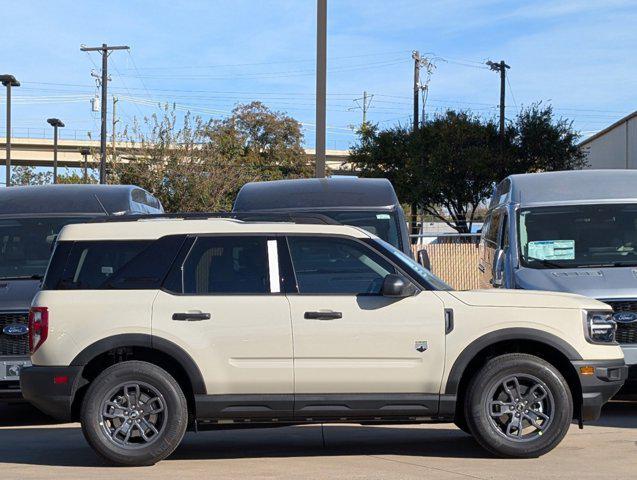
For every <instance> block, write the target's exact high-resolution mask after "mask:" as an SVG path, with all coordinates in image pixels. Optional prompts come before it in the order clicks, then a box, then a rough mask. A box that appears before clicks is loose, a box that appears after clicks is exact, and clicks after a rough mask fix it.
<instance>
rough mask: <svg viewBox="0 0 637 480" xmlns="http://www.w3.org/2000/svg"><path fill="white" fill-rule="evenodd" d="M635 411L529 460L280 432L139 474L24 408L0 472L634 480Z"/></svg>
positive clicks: (348, 430)
mask: <svg viewBox="0 0 637 480" xmlns="http://www.w3.org/2000/svg"><path fill="white" fill-rule="evenodd" d="M636 407H637V405H634V404H630V403H619V402H615V403H611V404H609V405H607V406H606V408H605V411H604V415H603V417H602V419H601V420H600V421H599V422H597V423H596V424H594V425H589V426H587V427H586V428H585V429H584V430H579V429H578V428H577V426H576V425H573V426H572V427H571V431H570V432H569V434H568V435H567V437H566V439H565V440H564V441H563V442H562V444H560V446H559V447H558V448H556V449H555V450H554V451H553V452H551V453H549V454H548V455H546V456H544V457H542V458H539V459H534V460H501V459H495V458H492V457H490V456H489V455H487V454H485V452H484V451H483V450H482V449H480V448H479V447H478V446H477V445H476V444H475V442H474V441H473V440H472V439H471V437H469V436H467V435H465V434H464V433H462V432H461V431H460V430H458V429H456V428H455V427H454V426H452V425H431V426H425V425H423V426H385V427H364V426H353V425H327V426H325V427H324V429H323V434H324V439H325V443H323V435H322V432H321V426H304V427H285V428H278V429H262V430H238V431H220V432H205V433H197V434H194V433H191V434H187V435H186V438H185V439H184V442H183V443H182V445H181V446H180V447H179V448H178V449H177V451H176V452H175V453H174V454H173V455H172V456H171V457H170V458H169V459H168V460H165V461H163V462H161V463H160V464H158V465H155V466H154V467H147V468H142V469H130V468H118V467H108V466H105V465H104V464H103V463H102V462H101V461H100V460H99V458H98V457H96V455H95V453H94V452H93V451H92V450H91V449H90V448H89V447H88V445H87V444H86V443H85V441H84V438H83V437H82V433H81V431H80V428H79V425H77V424H66V425H56V424H54V423H52V422H51V421H50V420H49V419H47V418H46V417H44V416H43V415H41V414H39V413H38V412H37V411H35V410H34V409H32V408H31V407H29V406H27V405H9V406H6V405H3V406H0V472H2V477H3V478H4V479H18V478H19V479H31V478H37V479H41V478H69V479H80V478H81V479H86V478H109V479H117V478H127V479H130V478H135V477H136V476H137V475H140V474H141V475H143V476H144V478H148V479H156V478H157V479H171V480H172V479H178V480H186V479H190V478H197V479H201V478H223V479H233V478H248V477H250V478H268V479H273V478H276V479H279V478H280V479H298V478H311V479H335V478H347V479H356V478H365V479H376V478H378V479H411V478H419V479H422V478H436V479H441V480H442V479H455V478H495V479H500V478H501V479H510V478H516V479H520V478H543V479H546V478H558V477H560V478H577V479H579V480H582V479H587V478H591V479H592V478H595V479H597V478H605V479H615V478H616V479H627V478H634V476H635V471H636V470H637V455H635V453H636V452H637V416H636V415H634V413H633V412H634V409H635V408H636Z"/></svg>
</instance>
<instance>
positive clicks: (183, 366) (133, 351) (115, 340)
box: [71, 334, 207, 413]
mask: <svg viewBox="0 0 637 480" xmlns="http://www.w3.org/2000/svg"><path fill="white" fill-rule="evenodd" d="M117 357H121V359H120V360H117V359H116V358H117ZM124 360H142V361H147V362H149V363H153V364H156V365H157V366H159V367H162V368H164V369H165V370H166V371H168V372H169V373H170V374H171V375H173V376H174V377H175V380H177V382H178V383H179V384H180V386H181V388H182V390H184V394H186V397H187V398H188V403H189V407H190V408H192V410H191V411H192V412H193V413H194V395H205V394H206V393H207V391H206V385H205V382H204V379H203V375H202V374H201V371H200V370H199V367H198V366H197V364H196V363H195V361H194V360H193V358H192V357H191V356H190V355H189V354H188V353H187V352H186V351H185V350H184V349H182V348H181V347H180V346H178V345H176V344H174V343H173V342H171V341H169V340H166V339H164V338H160V337H155V336H151V335H144V334H122V335H114V336H112V337H107V338H103V339H101V340H99V341H97V342H95V343H93V344H91V345H89V346H88V347H86V348H85V349H84V350H82V352H80V353H79V354H78V355H77V356H76V357H75V358H74V359H73V361H72V362H71V365H73V366H81V367H83V369H82V377H83V383H81V384H78V385H77V388H76V391H75V392H74V400H73V404H74V408H73V410H74V412H77V411H78V409H79V404H80V402H81V399H82V396H83V393H84V391H85V389H86V386H87V384H88V383H89V382H90V380H92V379H93V378H95V377H96V376H97V375H99V373H101V371H102V370H103V369H104V368H105V367H106V366H108V365H112V364H113V363H119V361H124Z"/></svg>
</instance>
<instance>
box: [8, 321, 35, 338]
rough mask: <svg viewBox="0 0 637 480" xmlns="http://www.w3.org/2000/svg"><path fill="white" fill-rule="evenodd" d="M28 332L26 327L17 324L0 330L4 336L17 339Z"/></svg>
mask: <svg viewBox="0 0 637 480" xmlns="http://www.w3.org/2000/svg"><path fill="white" fill-rule="evenodd" d="M28 331H29V327H27V326H26V325H21V324H19V323H12V324H11V325H7V326H6V327H4V328H3V329H2V333H4V334H5V335H11V336H12V337H18V336H20V335H25V334H26V333H27V332H28Z"/></svg>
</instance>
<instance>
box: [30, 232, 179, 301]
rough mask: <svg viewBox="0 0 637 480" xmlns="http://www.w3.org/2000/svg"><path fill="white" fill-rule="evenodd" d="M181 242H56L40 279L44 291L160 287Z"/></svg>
mask: <svg viewBox="0 0 637 480" xmlns="http://www.w3.org/2000/svg"><path fill="white" fill-rule="evenodd" d="M183 241H184V237H183V236H168V237H163V238H160V239H158V240H126V241H86V242H59V243H58V244H57V246H56V248H55V252H54V254H53V257H52V259H51V263H50V265H49V269H48V272H47V274H46V277H45V279H44V284H43V289H44V290H103V289H155V288H160V286H161V283H162V281H163V279H164V277H165V276H166V274H167V272H168V270H169V269H170V266H171V265H172V262H173V260H174V258H175V256H176V255H177V252H178V251H179V248H180V247H181V244H182V243H183Z"/></svg>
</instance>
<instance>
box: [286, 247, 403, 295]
mask: <svg viewBox="0 0 637 480" xmlns="http://www.w3.org/2000/svg"><path fill="white" fill-rule="evenodd" d="M288 244H289V247H290V255H291V257H292V265H293V267H294V273H295V275H296V282H297V286H298V290H299V293H301V294H304V293H305V294H350V295H359V294H379V293H380V291H381V288H382V285H383V280H384V279H385V277H386V276H387V275H389V274H390V273H396V269H395V268H394V267H393V265H391V264H390V263H389V262H387V261H386V260H385V259H384V258H383V257H381V256H380V255H378V254H377V253H375V252H374V251H373V250H371V249H370V248H369V247H367V246H366V245H364V244H362V243H359V242H356V241H354V240H350V239H345V238H337V237H303V236H298V237H297V236H290V237H288Z"/></svg>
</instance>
